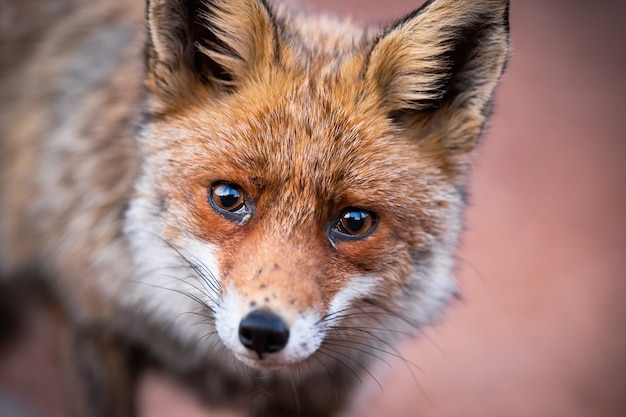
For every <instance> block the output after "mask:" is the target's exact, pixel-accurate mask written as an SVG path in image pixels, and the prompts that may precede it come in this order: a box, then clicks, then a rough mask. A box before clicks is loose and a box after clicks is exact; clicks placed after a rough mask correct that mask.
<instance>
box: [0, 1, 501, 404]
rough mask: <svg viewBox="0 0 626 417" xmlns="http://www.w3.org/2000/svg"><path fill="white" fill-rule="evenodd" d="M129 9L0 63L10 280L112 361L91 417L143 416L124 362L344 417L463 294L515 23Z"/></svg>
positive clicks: (454, 4) (207, 8) (77, 12)
mask: <svg viewBox="0 0 626 417" xmlns="http://www.w3.org/2000/svg"><path fill="white" fill-rule="evenodd" d="M116 3H120V4H116ZM124 3H125V2H100V3H98V5H97V6H95V5H94V6H93V7H92V6H91V5H90V6H89V8H87V7H86V6H82V7H81V6H80V4H77V5H72V6H68V10H67V12H65V13H63V14H62V16H63V17H62V19H61V20H60V21H59V22H58V24H55V25H52V26H51V27H49V28H46V30H45V31H44V32H43V33H42V36H44V37H45V38H46V41H45V42H41V43H40V44H37V46H36V47H33V48H31V49H29V50H28V53H24V55H25V56H24V59H23V60H20V61H19V62H17V63H10V62H4V61H3V62H1V66H0V70H2V72H3V81H2V82H1V83H0V91H2V94H3V95H5V96H6V97H9V98H11V99H12V101H11V103H12V104H11V105H10V106H9V105H7V104H8V103H7V100H5V103H4V104H3V107H2V108H1V109H0V110H2V113H1V115H0V117H1V119H0V121H2V125H1V126H0V134H1V135H2V137H1V138H0V139H1V142H0V147H1V148H0V149H1V150H2V153H1V154H0V162H1V165H0V173H1V175H2V176H1V182H0V187H1V188H0V191H1V193H2V194H1V200H0V271H1V272H2V274H3V275H4V276H6V277H9V276H13V277H15V276H19V275H20V271H24V270H27V269H28V270H32V269H36V270H37V271H38V275H41V276H42V277H44V280H45V281H46V282H48V285H49V286H50V287H51V288H52V289H53V292H54V294H55V295H56V296H57V298H58V299H59V300H60V302H61V304H62V305H63V306H64V308H65V310H66V311H67V320H68V322H69V323H71V327H72V328H74V329H78V330H77V333H79V334H81V335H82V336H81V337H82V338H83V339H81V340H86V339H85V336H84V335H85V334H86V333H87V334H89V335H92V336H94V335H95V336H94V340H96V341H95V342H94V343H98V342H97V341H98V340H101V335H102V334H107V335H108V334H113V335H114V336H113V339H114V340H115V341H122V342H121V343H117V344H115V343H114V344H112V345H115V346H114V347H111V346H109V344H107V349H115V348H119V350H120V351H121V352H122V353H120V354H119V355H115V357H116V358H121V359H120V363H121V365H119V366H112V367H109V368H106V367H105V368H104V369H103V371H104V373H105V374H107V375H109V374H111V375H110V376H107V377H106V378H103V380H101V381H95V382H94V381H91V382H90V383H92V384H95V388H94V389H93V390H91V391H92V392H99V393H101V394H100V395H101V398H102V399H101V400H99V401H96V402H95V403H97V404H100V405H97V406H94V405H90V404H82V405H81V406H80V407H82V408H80V410H81V411H80V412H78V413H82V415H93V416H100V415H102V416H104V415H111V414H110V413H111V412H112V411H111V410H115V411H114V412H115V413H116V415H132V414H133V412H134V411H133V409H132V406H130V405H128V404H130V403H132V401H130V402H128V403H126V402H124V401H123V400H120V398H126V397H128V396H129V394H125V393H116V388H115V386H117V385H119V384H117V385H116V384H115V383H114V382H115V380H116V378H121V377H120V376H119V375H118V376H116V375H113V374H115V372H116V371H115V370H117V369H122V368H124V366H125V365H124V364H128V358H127V357H125V355H124V351H125V350H127V349H128V346H133V347H135V346H138V347H139V348H141V349H142V350H144V351H147V352H148V353H149V354H150V355H151V356H152V357H154V358H156V359H157V360H158V361H159V362H160V363H161V364H162V365H164V366H165V367H166V368H168V369H170V370H172V371H173V372H176V373H180V374H184V375H185V376H186V377H188V378H190V376H191V377H192V378H196V379H195V380H196V383H195V384H194V385H195V386H196V388H199V390H200V391H201V392H202V395H204V396H205V398H207V399H208V400H209V401H212V402H219V403H222V404H226V405H230V406H233V407H240V408H241V406H242V404H243V409H244V410H246V411H247V412H248V413H249V414H250V415H253V416H275V415H301V416H309V415H311V416H323V415H335V414H336V413H337V412H339V411H340V410H341V409H342V408H343V407H345V405H346V404H347V403H348V401H349V395H348V393H349V392H350V391H351V390H352V388H351V387H352V386H353V385H355V382H358V378H359V376H358V375H359V374H362V373H364V372H365V373H369V372H370V371H369V370H368V367H370V364H371V363H372V362H374V363H375V362H376V360H377V359H380V358H379V356H380V355H381V352H382V354H383V355H384V354H385V352H387V354H391V353H389V352H393V347H392V345H391V344H392V343H393V341H394V340H395V339H397V338H398V336H399V335H401V334H405V333H407V332H408V333H416V332H417V331H418V330H419V329H420V328H421V327H422V326H423V325H425V324H428V323H429V322H431V321H432V320H434V319H435V318H437V317H438V315H439V314H440V311H441V310H442V308H443V306H445V305H446V303H447V302H448V300H449V299H450V297H451V296H453V295H454V294H455V291H456V289H455V283H454V279H453V276H452V269H453V265H454V251H455V247H456V245H457V240H458V237H459V233H460V230H461V215H462V210H463V206H464V203H465V191H464V189H465V181H466V173H467V169H468V165H469V157H470V154H471V151H472V150H473V149H474V147H475V146H476V144H477V142H478V139H479V137H480V135H481V132H482V129H483V127H484V124H485V122H486V120H487V117H488V115H489V111H490V107H491V97H492V93H493V90H494V88H495V86H496V83H497V81H498V79H499V77H500V75H501V73H502V71H503V68H504V66H505V62H506V59H507V48H508V26H507V25H508V23H507V19H508V4H507V2H505V1H498V0H481V1H449V0H435V1H430V2H428V3H427V4H426V5H424V6H423V7H422V8H420V9H419V10H417V11H415V12H414V13H412V14H411V15H409V16H407V17H406V18H404V19H402V20H400V21H398V22H396V23H395V24H393V25H390V26H388V27H386V28H382V29H379V28H361V27H358V26H356V25H353V24H348V23H344V22H339V21H335V20H332V19H329V18H320V17H312V16H304V15H295V14H291V13H290V12H288V11H287V10H285V9H283V8H279V7H270V5H268V4H267V3H265V2H264V1H261V0H233V1H219V0H210V1H204V2H202V1H197V2H196V1H190V0H188V1H182V0H169V1H168V0H159V1H154V0H152V1H150V2H148V4H147V11H146V14H145V19H146V22H145V23H143V22H142V21H141V16H142V11H141V6H142V5H141V4H140V5H136V4H135V5H133V4H130V3H132V2H126V3H128V4H124ZM135 3H137V2H135ZM14 7H18V6H14ZM144 24H145V27H146V28H147V29H146V30H144ZM141 45H143V55H142V54H141ZM85 329H87V330H88V331H86V330H85ZM81 343H84V342H81ZM118 345H119V346H118ZM81 346H82V345H81ZM77 349H78V350H80V349H85V348H84V346H83V347H82V348H81V347H80V346H79V344H77ZM78 356H79V355H78ZM76 366H78V367H79V368H80V367H81V366H87V367H89V366H93V365H90V364H87V365H85V364H84V363H83V364H80V363H79V364H77V365H76ZM79 374H80V372H79ZM122 374H124V375H126V374H125V373H124V372H122ZM197 381H202V382H197ZM120 386H123V387H129V386H130V385H128V384H121V385H120ZM294 387H295V389H294ZM129 389H130V388H129ZM253 398H254V399H255V400H254V401H253ZM87 403H88V402H87ZM92 403H94V402H92ZM121 403H123V404H122V405H120V404H121Z"/></svg>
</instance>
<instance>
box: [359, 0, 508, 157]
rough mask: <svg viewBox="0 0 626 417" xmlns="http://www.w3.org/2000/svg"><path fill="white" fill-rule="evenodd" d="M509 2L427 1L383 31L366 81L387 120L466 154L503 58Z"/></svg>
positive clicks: (486, 110) (486, 111) (481, 121)
mask: <svg viewBox="0 0 626 417" xmlns="http://www.w3.org/2000/svg"><path fill="white" fill-rule="evenodd" d="M508 3H509V2H508V1H507V0H431V1H429V2H427V3H426V4H425V5H424V6H422V8H420V9H419V10H416V11H415V12H413V13H412V14H411V15H409V16H408V17H407V18H405V19H403V20H401V21H400V22H398V23H396V24H395V25H393V26H392V27H391V28H389V29H388V30H387V32H385V33H383V35H382V36H380V37H379V38H378V39H377V40H376V41H375V43H374V44H373V47H372V48H371V50H370V54H369V57H368V60H367V67H366V69H365V78H366V81H367V83H368V85H375V86H377V90H378V94H379V96H380V97H381V101H382V106H383V109H384V110H385V111H387V112H388V114H389V115H390V117H391V118H393V119H394V120H396V121H397V122H399V123H401V124H402V125H403V126H408V127H410V128H411V127H418V128H420V132H421V133H420V136H422V137H424V136H428V135H429V134H430V136H431V140H432V141H435V140H436V141H438V142H441V140H444V141H445V143H443V145H444V148H445V149H446V152H448V153H450V152H453V153H456V154H459V153H461V154H462V153H466V152H468V151H469V150H471V149H472V148H473V147H474V146H475V144H476V142H477V140H478V137H479V136H480V132H481V130H482V126H483V124H484V121H485V120H486V118H487V116H488V114H489V109H490V104H491V97H492V93H493V90H494V88H495V86H496V84H497V82H498V80H499V78H500V76H501V75H502V72H503V70H504V67H505V64H506V61H507V57H508V44H509V27H508V10H509V4H508ZM433 119H437V120H438V121H435V120H433ZM433 122H434V123H433ZM442 129H448V130H449V132H444V131H442ZM435 130H436V131H435ZM435 138H437V139H435ZM442 138H443V139H442ZM423 140H424V141H428V138H427V137H424V138H423ZM440 144H441V143H439V145H440Z"/></svg>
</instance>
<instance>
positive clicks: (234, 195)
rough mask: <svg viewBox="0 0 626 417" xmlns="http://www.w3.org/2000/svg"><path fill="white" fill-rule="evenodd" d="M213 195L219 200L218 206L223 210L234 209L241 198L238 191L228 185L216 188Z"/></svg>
mask: <svg viewBox="0 0 626 417" xmlns="http://www.w3.org/2000/svg"><path fill="white" fill-rule="evenodd" d="M215 194H216V195H217V196H218V197H219V199H220V206H222V207H224V208H227V209H228V208H235V207H236V206H237V204H238V203H239V199H240V198H241V194H240V193H239V191H238V190H237V189H236V188H234V187H230V186H228V185H222V186H221V187H217V189H216V190H215Z"/></svg>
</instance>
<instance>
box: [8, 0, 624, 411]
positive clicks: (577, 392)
mask: <svg viewBox="0 0 626 417" xmlns="http://www.w3.org/2000/svg"><path fill="white" fill-rule="evenodd" d="M293 2H294V3H295V2H296V1H293ZM300 3H304V1H301V2H300ZM313 3H315V7H318V8H319V9H322V10H327V11H334V12H338V13H343V14H351V15H353V16H355V17H356V19H368V20H371V19H375V20H387V19H390V18H392V17H393V16H399V15H402V14H403V13H406V12H408V11H410V10H411V9H412V8H413V7H415V6H416V5H417V4H416V3H418V2H415V1H408V0H385V1H379V0H367V1H365V0H350V1H348V0H343V1H341V2H338V1H331V0H318V1H316V2H314V1H313V0H311V1H310V2H308V4H313ZM625 15H626V3H624V2H619V1H609V0H603V1H594V2H592V1H571V0H570V1H568V0H544V1H539V0H536V1H531V0H527V1H515V2H513V5H512V11H511V17H512V25H511V27H512V41H513V45H514V52H513V56H512V60H511V64H510V66H509V69H508V72H507V74H506V76H505V77H504V79H503V83H502V86H501V88H500V89H499V92H498V99H497V106H496V111H495V114H494V117H493V119H492V123H491V127H490V129H489V131H488V134H487V136H486V138H485V142H484V145H483V146H482V149H481V150H480V152H479V154H478V155H477V164H476V168H475V170H474V172H473V176H472V186H471V190H472V207H471V208H470V210H469V212H468V215H467V220H468V226H467V233H466V234H465V237H464V244H463V248H462V250H461V254H460V260H461V261H460V265H459V278H460V281H461V287H462V289H463V294H464V301H462V302H460V303H457V304H456V305H455V306H454V308H453V309H452V310H451V311H450V312H449V314H448V315H447V318H446V320H445V321H444V322H443V323H441V324H440V325H439V326H438V327H436V328H433V329H431V330H430V331H429V332H428V334H427V337H426V338H423V339H421V340H418V341H410V342H407V343H406V344H405V345H404V346H403V348H402V352H403V355H404V356H405V357H406V358H407V359H410V360H411V361H413V362H414V363H415V364H417V366H419V368H420V370H419V371H415V372H414V373H415V377H416V379H417V383H416V382H415V381H414V380H413V377H412V376H411V374H410V373H409V372H408V371H407V368H406V367H405V366H404V365H403V363H402V362H400V361H397V362H392V366H393V369H392V370H391V371H388V372H387V373H386V374H385V376H383V377H381V378H380V379H379V381H380V383H381V385H382V386H383V391H382V392H381V390H380V388H378V386H377V385H376V384H375V383H373V382H372V381H367V380H366V381H365V384H364V389H363V394H362V396H361V397H360V398H359V400H358V401H357V405H356V406H355V409H354V411H353V416H354V417H356V416H359V417H360V416H367V417H374V416H385V417H410V416H422V417H472V416H476V417H490V416H493V417H498V416H510V417H517V416H519V417H526V416H527V417H544V416H545V417H560V416H563V417H587V416H589V417H592V416H593V417H595V416H607V417H610V416H615V417H617V416H623V415H626V394H625V393H626V272H625V271H626V81H625V80H624V76H625V74H626V47H625V46H624V41H625V40H626V32H625V29H624V26H623V22H622V20H623V17H624V16H625ZM47 332H48V329H47V327H46V324H45V320H42V319H41V318H35V320H33V325H32V326H31V328H30V330H29V333H28V334H27V337H26V338H25V340H24V341H23V342H22V343H21V344H20V345H19V346H18V347H17V348H15V349H13V350H12V351H11V352H9V353H8V354H7V355H5V356H4V358H3V360H2V361H0V387H2V388H3V389H4V390H5V391H9V392H11V393H12V394H11V395H13V396H15V397H16V398H21V399H22V400H23V402H26V403H27V404H30V405H31V406H33V407H34V408H39V409H40V410H42V411H44V412H45V414H46V415H49V416H52V417H56V416H62V411H61V410H62V401H61V400H60V399H59V398H58V396H57V394H58V386H57V385H55V384H56V378H55V374H54V367H53V366H52V362H53V361H54V355H53V353H51V352H49V351H46V350H45V349H43V348H42V346H45V339H46V337H47ZM2 401H3V400H2V398H0V403H2ZM141 404H142V410H143V415H144V416H145V417H166V416H189V417H208V416H212V415H214V414H211V413H209V412H208V411H206V410H202V408H201V407H200V406H199V405H198V404H197V403H195V402H194V400H193V399H192V398H190V397H189V396H188V395H187V394H186V393H185V392H184V391H183V390H181V389H180V388H178V387H177V386H176V385H175V384H174V383H173V382H171V381H169V380H167V379H165V378H163V377H161V376H159V375H156V374H155V375H149V376H148V377H146V378H145V380H144V383H143V384H142V389H141ZM5 409H7V408H3V407H0V414H1V413H2V412H3V410H5Z"/></svg>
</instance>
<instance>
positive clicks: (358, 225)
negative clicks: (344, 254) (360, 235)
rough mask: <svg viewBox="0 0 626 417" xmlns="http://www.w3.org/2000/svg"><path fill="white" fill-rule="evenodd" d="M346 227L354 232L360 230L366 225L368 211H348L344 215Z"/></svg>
mask: <svg viewBox="0 0 626 417" xmlns="http://www.w3.org/2000/svg"><path fill="white" fill-rule="evenodd" d="M343 219H344V222H343V224H344V226H345V228H346V229H347V230H348V231H349V232H352V233H357V232H360V231H361V230H362V229H363V228H364V227H365V221H366V219H367V213H366V212H364V211H348V212H347V213H346V214H344V215H343Z"/></svg>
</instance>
